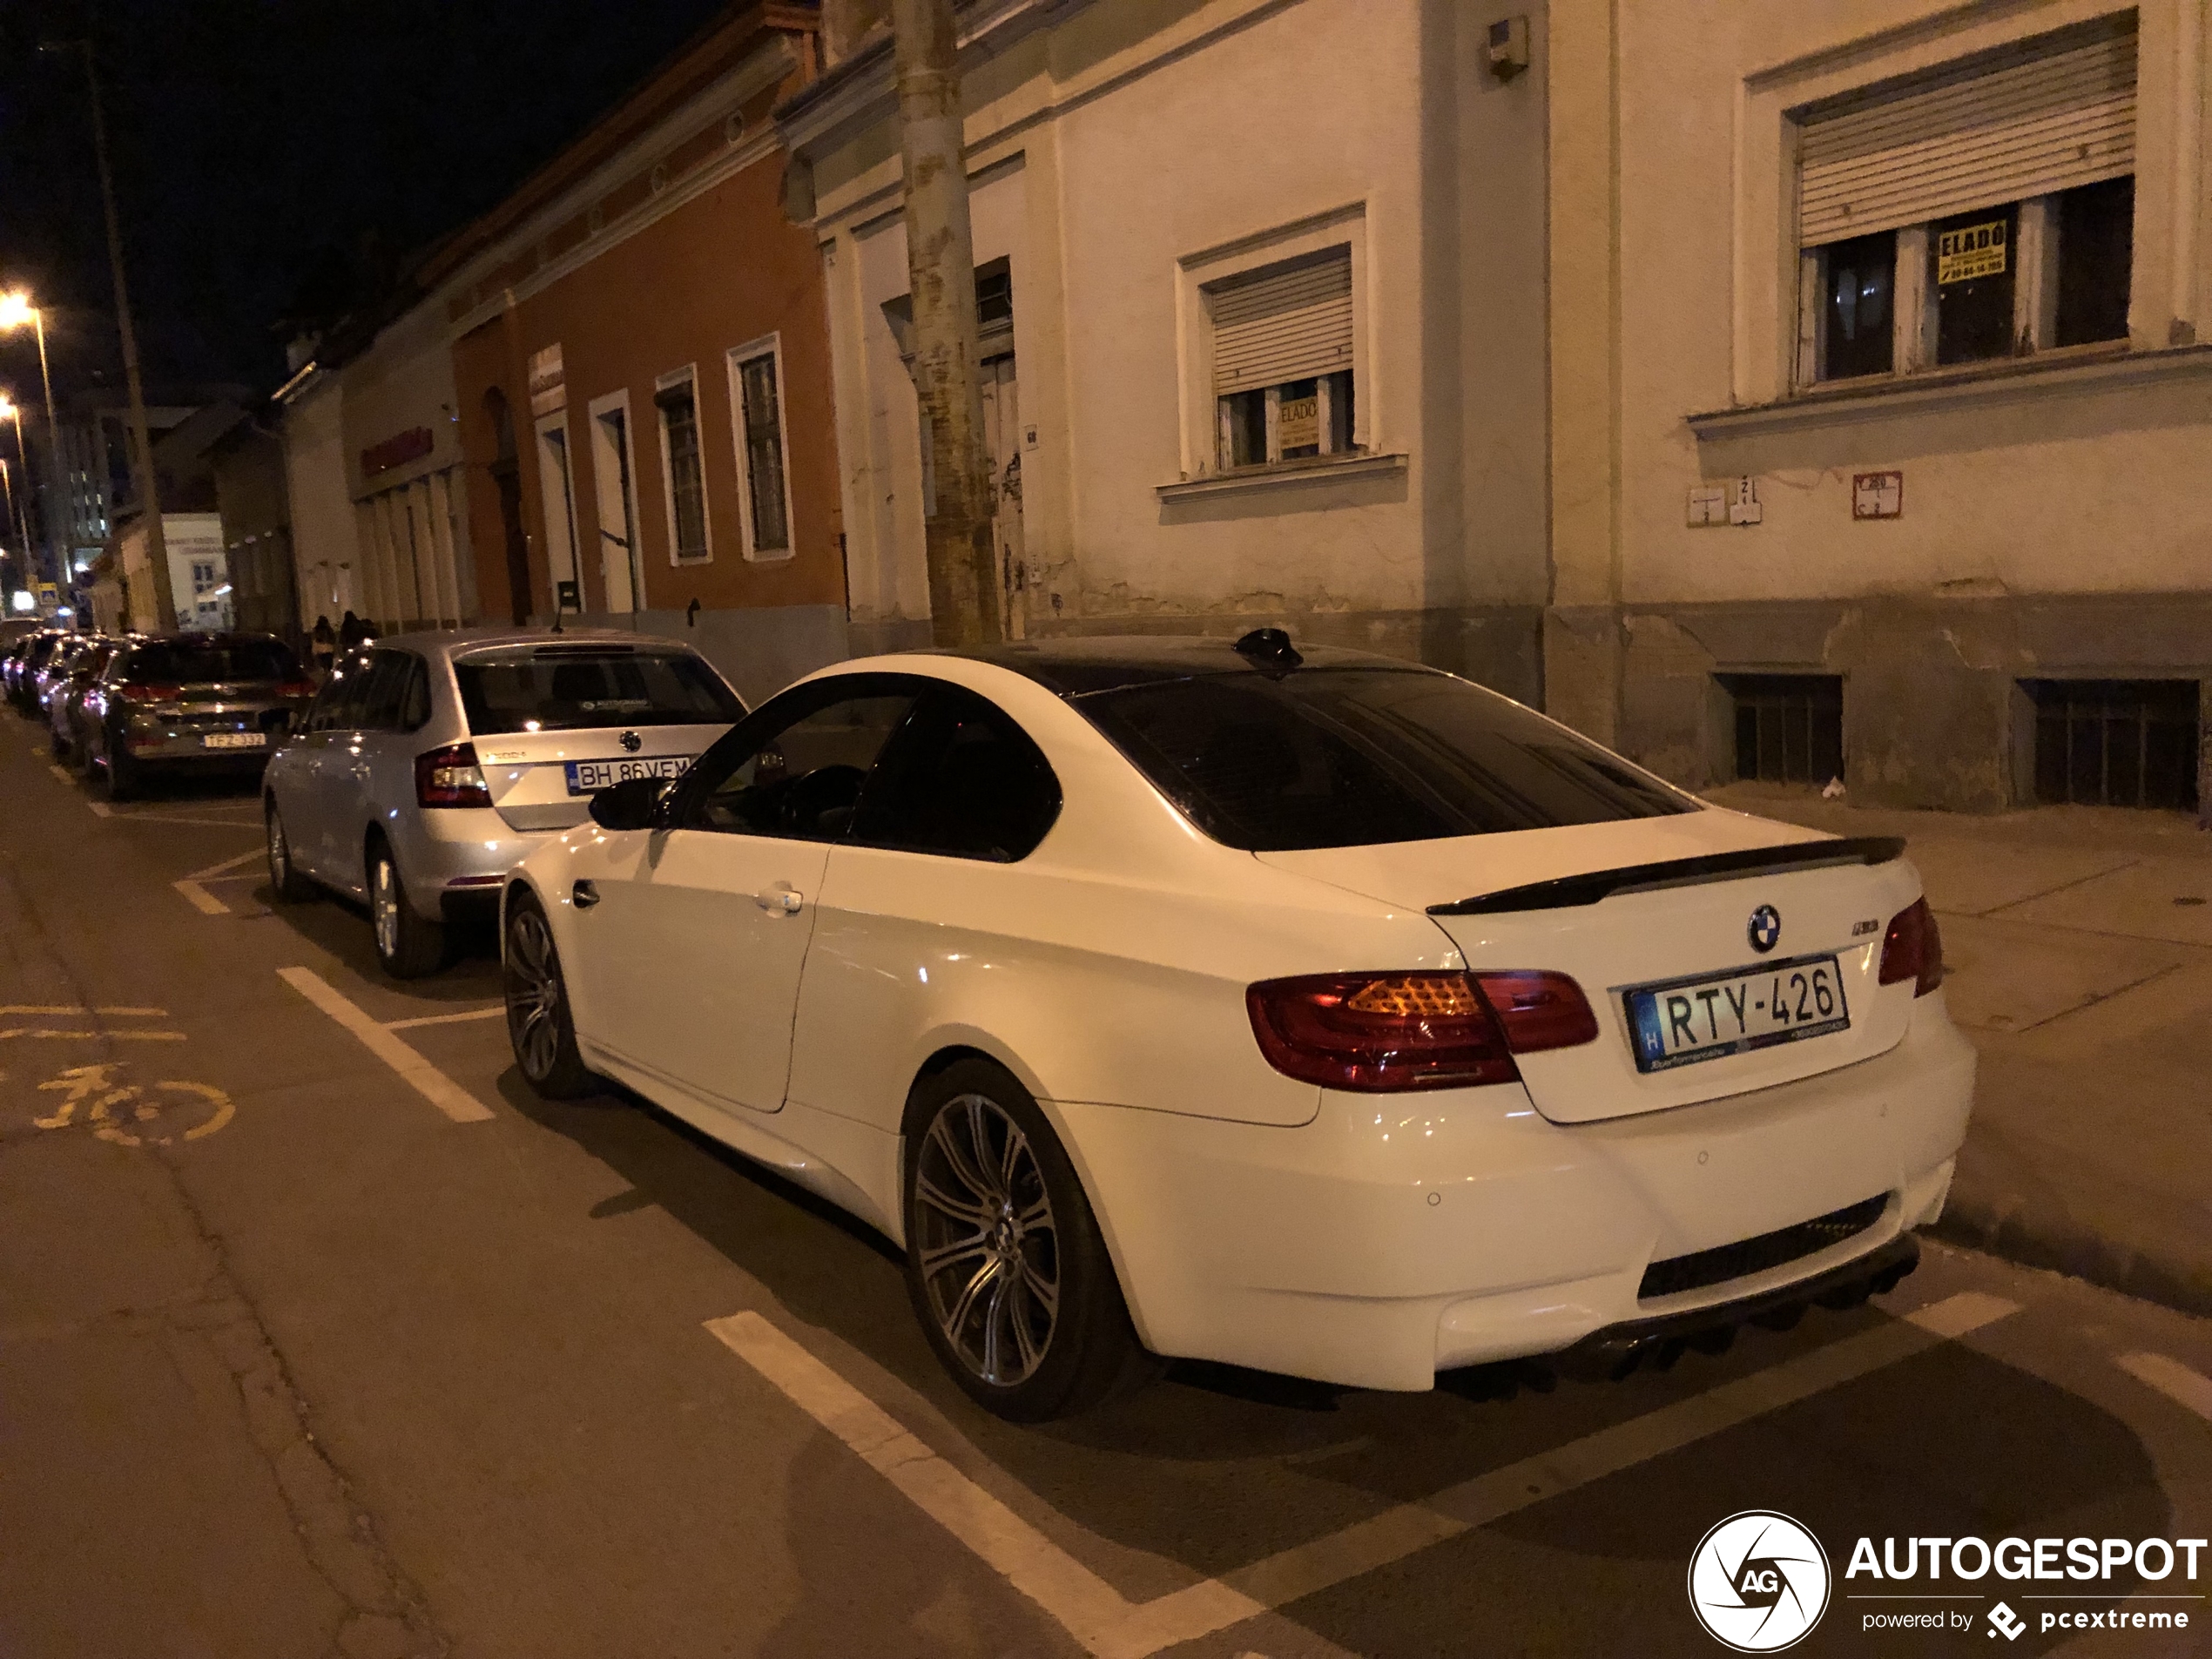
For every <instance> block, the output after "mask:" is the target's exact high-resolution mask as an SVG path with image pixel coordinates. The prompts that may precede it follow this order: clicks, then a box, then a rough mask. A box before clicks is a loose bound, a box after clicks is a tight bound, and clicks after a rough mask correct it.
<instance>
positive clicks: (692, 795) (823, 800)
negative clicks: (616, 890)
mask: <svg viewBox="0 0 2212 1659" xmlns="http://www.w3.org/2000/svg"><path fill="white" fill-rule="evenodd" d="M856 678H857V677H856ZM870 679H871V683H869V684H867V685H865V686H864V687H856V688H854V689H853V690H852V691H846V694H844V695H840V694H839V693H840V691H843V690H844V689H845V688H844V687H842V686H841V685H840V684H839V683H838V682H835V681H827V682H820V683H817V684H815V685H803V686H799V687H798V688H796V690H795V691H792V692H788V693H786V697H785V698H777V699H776V700H775V701H774V702H772V703H770V704H768V705H764V706H763V707H762V709H761V710H760V711H759V715H757V716H755V717H754V719H753V720H748V721H747V722H745V725H743V726H740V727H739V728H738V729H737V730H736V731H734V732H732V734H731V736H732V738H735V739H736V741H735V742H734V743H732V744H730V745H728V746H727V747H726V748H725V745H723V744H717V745H715V747H714V748H713V749H711V750H709V751H708V752H706V754H705V755H703V756H701V757H700V759H699V761H698V765H695V766H694V767H693V768H692V775H691V777H690V778H689V779H686V780H685V787H684V790H683V793H682V796H681V798H680V800H679V803H678V806H677V808H676V813H677V827H678V828H681V829H699V830H714V831H719V832H721V833H725V834H737V835H772V836H776V837H779V838H780V839H783V840H801V841H833V840H838V839H839V838H840V836H841V835H843V834H844V833H845V830H846V825H847V824H848V823H849V822H850V820H851V819H852V815H853V805H854V803H856V802H857V801H858V800H859V799H860V786H861V785H862V783H863V782H865V781H866V780H867V775H868V771H869V768H871V767H872V766H873V765H875V760H876V756H877V755H878V754H879V753H880V752H882V749H883V746H884V745H885V744H886V743H887V741H888V740H889V739H890V737H891V734H892V733H893V732H896V731H897V730H898V729H899V726H900V723H901V722H903V721H904V720H905V719H906V718H907V715H908V714H909V713H910V712H911V711H913V709H914V700H915V697H916V695H917V693H916V691H914V690H913V689H909V688H907V687H905V686H902V685H898V684H896V683H895V682H887V683H881V684H878V683H873V677H870ZM786 698H788V699H789V700H788V701H786ZM779 705H780V706H779ZM764 717H765V718H764ZM756 722H757V723H756Z"/></svg>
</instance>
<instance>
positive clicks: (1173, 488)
mask: <svg viewBox="0 0 2212 1659" xmlns="http://www.w3.org/2000/svg"><path fill="white" fill-rule="evenodd" d="M859 10H860V12H861V13H863V14H864V13H865V12H866V10H867V8H865V7H862V8H860V9H859ZM1484 23H1485V20H1483V19H1480V18H1478V17H1475V16H1474V14H1472V13H1471V12H1468V11H1467V10H1466V9H1465V8H1463V7H1460V6H1456V5H1454V6H1442V5H1436V4H1433V3H1425V0H1298V3H1293V4H1284V3H1280V0H1203V3H1178V4H1170V5H1164V6H1163V5H1134V4H1128V3H1122V0H1099V3H1093V4H1088V5H1085V4H1076V5H1069V4H1066V3H1058V4H1048V3H1028V0H1016V3H1011V4H1003V5H998V6H994V7H974V8H968V9H967V10H966V11H965V13H964V15H963V27H964V38H963V44H962V48H961V56H962V73H963V88H964V94H965V98H966V104H967V131H968V172H969V186H970V204H971V212H972V218H973V222H974V257H975V261H976V267H977V289H978V302H979V316H978V325H979V329H980V331H981V375H982V381H983V394H984V421H985V429H986V434H987V441H988V442H989V444H990V446H991V450H992V455H991V460H992V470H993V475H994V480H995V541H996V543H997V547H998V550H999V563H1000V574H1001V582H1002V584H1003V587H1004V595H1005V600H1006V615H1007V617H1008V619H1009V630H1010V631H1012V632H1014V633H1015V634H1016V635H1017V636H1018V635H1033V634H1037V633H1044V632H1070V631H1076V632H1119V631H1147V630H1158V631H1177V632H1184V631H1197V630H1203V631H1208V632H1215V633H1231V634H1233V633H1237V632H1241V631H1244V629H1246V628H1249V627H1253V626H1258V625H1261V624H1286V625H1288V626H1290V627H1291V628H1293V629H1294V630H1296V631H1298V634H1299V635H1300V636H1301V637H1307V638H1315V639H1326V640H1331V641H1336V642H1340V643H1344V644H1359V645H1366V646H1368V647H1371V648H1374V649H1379V650H1384V651H1392V652H1395V653H1398V654H1400V655H1405V656H1413V657H1420V658H1426V659H1427V660H1430V661H1433V662H1438V663H1441V664H1447V665H1449V666H1452V667H1454V668H1460V669H1463V670H1465V671H1469V672H1472V673H1474V674H1476V675H1478V676H1479V677H1480V678H1484V679H1486V680H1487V681H1489V682H1491V683H1493V684H1495V685H1501V686H1503V687H1505V688H1507V689H1508V690H1510V691H1514V692H1515V693H1516V694H1517V695H1521V696H1523V697H1527V698H1534V697H1536V696H1537V695H1538V693H1539V691H1540V687H1541V671H1540V656H1539V643H1540V635H1541V616H1542V607H1543V604H1544V601H1545V598H1546V597H1547V592H1548V579H1547V560H1546V548H1545V532H1544V522H1545V512H1546V496H1545V487H1544V448H1545V428H1544V423H1543V410H1544V396H1545V394H1544V360H1545V350H1546V340H1545V332H1544V309H1543V292H1544V268H1543V247H1544V233H1543V219H1544V210H1545V199H1544V191H1543V177H1544V171H1543V170H1544V143H1545V129H1544V108H1545V90H1544V78H1543V76H1542V73H1541V51H1542V48H1541V38H1538V39H1537V41H1536V42H1535V44H1534V48H1533V51H1534V57H1535V60H1536V61H1535V66H1534V70H1533V71H1530V72H1522V71H1520V70H1519V67H1518V65H1514V66H1510V67H1509V69H1508V71H1507V72H1506V73H1503V74H1500V73H1495V72H1493V71H1492V70H1491V69H1490V67H1489V64H1488V57H1487V51H1488V31H1487V28H1486V27H1485V26H1484ZM827 32H828V33H829V35H830V36H831V37H832V40H833V45H835V46H839V47H842V48H844V49H845V50H847V51H849V53H850V55H849V56H848V57H846V59H845V61H843V62H841V63H839V64H836V65H835V66H834V67H833V68H832V69H831V70H830V71H829V72H828V73H827V74H826V75H825V76H824V77H823V78H822V79H821V80H820V81H819V82H818V83H816V84H814V85H813V86H811V87H809V88H808V89H806V91H803V92H801V93H800V94H799V95H798V96H797V97H796V98H792V99H791V100H788V101H787V102H786V105H784V106H783V108H782V109H781V111H779V124H780V125H781V127H782V129H783V132H784V134H785V138H786V143H787V145H789V146H790V148H791V150H792V183H791V186H790V187H789V188H787V190H786V201H787V202H788V203H789V204H790V205H791V207H792V212H794V214H795V216H797V217H799V219H801V220H802V221H803V222H805V223H806V224H807V225H808V226H811V227H812V229H813V232H814V234H815V236H816V239H817V241H818V244H819V251H820V257H821V260H822V262H823V267H824V274H825V280H826V287H827V293H828V303H829V332H830V340H831V346H832V361H833V374H834V376H835V385H836V419H837V427H838V432H837V436H838V445H837V448H838V455H839V457H840V489H841V492H842V496H843V509H844V524H845V531H846V568H847V573H848V579H849V583H850V606H851V611H852V616H853V639H854V644H855V648H856V649H858V648H860V646H861V645H862V644H865V643H866V642H867V641H868V640H869V639H870V638H873V640H875V641H876V642H878V643H880V644H887V645H895V644H908V643H915V642H919V641H924V640H926V639H927V616H928V598H927V580H926V570H925V563H924V556H923V518H924V502H925V500H926V499H927V496H928V492H929V489H930V481H929V480H928V479H927V477H926V476H925V475H924V470H923V465H922V454H923V447H922V444H921V427H920V417H919V406H918V402H917V400H916V397H915V394H914V387H913V383H912V381H911V379H910V378H909V376H908V374H907V369H906V365H905V354H906V353H907V351H908V350H909V349H910V346H909V344H908V341H907V339H906V338H905V328H906V317H907V309H908V304H909V301H908V297H907V289H908V283H909V278H908V272H907V249H906V233H905V228H904V226H903V223H902V217H901V191H900V143H899V132H898V126H897V119H896V110H895V99H894V89H893V81H892V64H891V55H890V49H889V42H888V40H887V37H885V35H884V34H883V33H882V32H881V31H880V30H878V31H875V32H873V33H867V32H860V35H859V38H858V39H856V40H843V39H840V31H839V30H836V29H834V28H831V29H829V30H827ZM1523 37H1524V38H1526V31H1524V36H1523Z"/></svg>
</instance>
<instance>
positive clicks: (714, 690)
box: [453, 647, 745, 737]
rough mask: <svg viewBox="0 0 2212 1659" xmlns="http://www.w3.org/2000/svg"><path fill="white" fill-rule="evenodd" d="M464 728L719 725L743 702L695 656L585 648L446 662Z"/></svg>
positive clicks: (488, 731)
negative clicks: (457, 692)
mask: <svg viewBox="0 0 2212 1659" xmlns="http://www.w3.org/2000/svg"><path fill="white" fill-rule="evenodd" d="M453 671H454V678H455V679H456V680H457V681H458V682H459V684H460V687H461V706H462V709H463V710H464V711H466V712H467V714H468V716H469V731H470V732H472V733H474V734H475V735H478V736H485V737H489V736H492V735H495V734H497V733H500V732H574V731H577V730H580V729H583V728H587V727H591V726H610V725H729V724H731V723H732V721H735V720H738V719H740V718H743V717H744V714H745V705H744V704H742V703H740V702H739V701H738V698H737V696H736V694H735V693H733V692H732V691H731V690H730V688H729V687H728V686H726V685H724V684H723V683H722V680H721V678H720V677H719V676H718V675H717V674H716V673H715V671H713V670H712V669H711V668H709V667H708V666H707V665H706V664H705V662H703V661H702V660H700V659H699V658H697V657H692V656H689V655H683V654H678V653H674V652H669V651H620V652H615V651H609V652H604V653H587V652H583V651H577V650H576V649H575V648H573V647H570V648H568V649H565V650H562V651H559V652H558V653H557V654H556V652H553V651H541V652H538V653H536V654H535V655H533V656H530V657H525V658H515V657H501V658H492V659H489V660H482V661H475V662H469V661H463V662H458V663H455V664H454V668H453Z"/></svg>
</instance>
